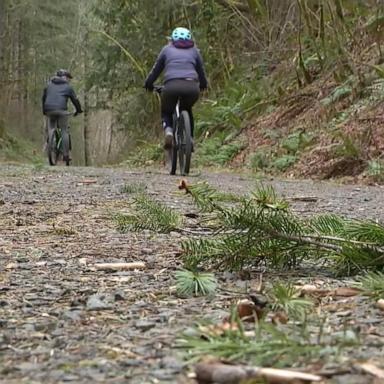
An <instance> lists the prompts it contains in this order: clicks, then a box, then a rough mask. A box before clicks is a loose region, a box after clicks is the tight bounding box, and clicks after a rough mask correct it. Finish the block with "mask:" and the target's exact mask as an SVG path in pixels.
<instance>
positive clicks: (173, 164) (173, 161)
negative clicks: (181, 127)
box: [170, 114, 178, 175]
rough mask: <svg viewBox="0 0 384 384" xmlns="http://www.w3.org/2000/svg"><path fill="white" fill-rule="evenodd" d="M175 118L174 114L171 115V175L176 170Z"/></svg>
mask: <svg viewBox="0 0 384 384" xmlns="http://www.w3.org/2000/svg"><path fill="white" fill-rule="evenodd" d="M177 124H178V123H177V117H176V114H173V124H172V128H173V140H172V148H171V149H170V156H171V172H170V174H171V175H175V174H176V168H177V151H178V143H177V142H176V140H175V134H176V132H177V131H178V129H177Z"/></svg>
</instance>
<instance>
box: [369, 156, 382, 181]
mask: <svg viewBox="0 0 384 384" xmlns="http://www.w3.org/2000/svg"><path fill="white" fill-rule="evenodd" d="M367 174H368V175H369V176H371V177H372V178H373V179H374V180H376V181H378V182H382V181H384V162H383V161H382V160H380V159H377V160H370V161H369V162H368V167H367Z"/></svg>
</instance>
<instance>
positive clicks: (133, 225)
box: [114, 194, 182, 233]
mask: <svg viewBox="0 0 384 384" xmlns="http://www.w3.org/2000/svg"><path fill="white" fill-rule="evenodd" d="M133 206H134V209H135V211H134V213H132V214H121V213H119V214H117V215H115V217H114V219H115V222H116V224H117V228H118V230H119V231H120V232H122V233H126V232H128V231H130V230H131V231H141V230H144V229H148V230H151V231H155V232H163V233H169V232H171V231H173V230H177V229H178V228H179V227H180V225H181V222H182V219H181V215H180V214H179V213H178V212H176V211H175V210H173V209H171V208H169V207H167V206H166V205H164V204H162V203H160V202H158V201H156V200H153V199H152V198H151V197H150V196H148V195H146V194H139V195H137V196H135V197H134V199H133Z"/></svg>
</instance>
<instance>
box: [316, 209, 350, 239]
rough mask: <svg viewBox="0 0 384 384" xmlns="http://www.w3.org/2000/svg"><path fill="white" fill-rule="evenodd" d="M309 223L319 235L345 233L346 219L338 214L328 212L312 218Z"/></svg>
mask: <svg viewBox="0 0 384 384" xmlns="http://www.w3.org/2000/svg"><path fill="white" fill-rule="evenodd" d="M309 225H310V226H311V229H312V230H313V231H314V232H315V233H317V234H318V235H325V236H338V235H343V234H344V232H345V227H346V221H345V220H344V219H342V218H341V217H339V216H337V215H334V214H332V213H328V214H322V215H319V216H315V217H313V218H311V219H310V220H309Z"/></svg>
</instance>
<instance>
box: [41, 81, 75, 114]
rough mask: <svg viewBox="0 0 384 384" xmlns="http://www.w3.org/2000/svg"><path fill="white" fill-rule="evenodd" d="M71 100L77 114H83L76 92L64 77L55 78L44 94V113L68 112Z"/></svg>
mask: <svg viewBox="0 0 384 384" xmlns="http://www.w3.org/2000/svg"><path fill="white" fill-rule="evenodd" d="M68 99H71V101H72V104H73V105H74V106H75V108H76V112H77V113H81V112H82V109H81V104H80V101H79V99H78V98H77V96H76V93H75V91H74V90H73V88H72V87H71V85H70V84H69V83H68V81H67V80H66V79H65V78H63V77H58V76H55V77H53V78H52V79H51V81H50V83H49V84H48V85H47V86H46V88H45V89H44V93H43V98H42V102H43V113H46V112H49V111H66V110H67V109H68V107H67V101H68Z"/></svg>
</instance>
